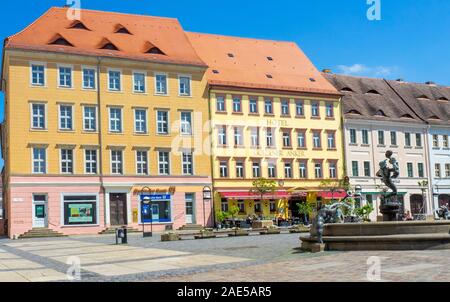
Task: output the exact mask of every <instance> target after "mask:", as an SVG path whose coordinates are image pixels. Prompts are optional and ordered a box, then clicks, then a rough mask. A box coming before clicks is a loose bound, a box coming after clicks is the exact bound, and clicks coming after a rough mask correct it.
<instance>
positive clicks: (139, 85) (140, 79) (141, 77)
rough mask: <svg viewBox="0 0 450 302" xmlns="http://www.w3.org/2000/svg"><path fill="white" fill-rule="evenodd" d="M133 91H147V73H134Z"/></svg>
mask: <svg viewBox="0 0 450 302" xmlns="http://www.w3.org/2000/svg"><path fill="white" fill-rule="evenodd" d="M133 91H134V92H137V93H145V91H146V87H145V73H142V72H134V73H133Z"/></svg>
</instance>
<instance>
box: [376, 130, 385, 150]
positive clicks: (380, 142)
mask: <svg viewBox="0 0 450 302" xmlns="http://www.w3.org/2000/svg"><path fill="white" fill-rule="evenodd" d="M378 145H380V146H384V145H385V143H384V131H383V130H380V131H378Z"/></svg>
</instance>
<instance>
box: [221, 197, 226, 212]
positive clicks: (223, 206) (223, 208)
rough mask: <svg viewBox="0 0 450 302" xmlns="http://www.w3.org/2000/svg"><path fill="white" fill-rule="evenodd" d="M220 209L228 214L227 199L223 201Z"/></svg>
mask: <svg viewBox="0 0 450 302" xmlns="http://www.w3.org/2000/svg"><path fill="white" fill-rule="evenodd" d="M220 209H221V210H222V212H228V200H227V199H226V198H224V199H222V201H221V203H220Z"/></svg>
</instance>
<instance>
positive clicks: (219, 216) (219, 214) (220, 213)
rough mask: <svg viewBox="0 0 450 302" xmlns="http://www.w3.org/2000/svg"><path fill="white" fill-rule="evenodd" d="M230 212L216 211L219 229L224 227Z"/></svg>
mask: <svg viewBox="0 0 450 302" xmlns="http://www.w3.org/2000/svg"><path fill="white" fill-rule="evenodd" d="M228 216H229V214H228V213H227V212H223V211H218V212H217V213H216V221H217V229H221V228H222V227H223V222H224V221H225V219H227V218H228Z"/></svg>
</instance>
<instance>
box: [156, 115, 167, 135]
mask: <svg viewBox="0 0 450 302" xmlns="http://www.w3.org/2000/svg"><path fill="white" fill-rule="evenodd" d="M156 129H157V133H158V134H169V112H168V111H165V110H158V111H157V112H156Z"/></svg>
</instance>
